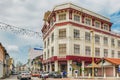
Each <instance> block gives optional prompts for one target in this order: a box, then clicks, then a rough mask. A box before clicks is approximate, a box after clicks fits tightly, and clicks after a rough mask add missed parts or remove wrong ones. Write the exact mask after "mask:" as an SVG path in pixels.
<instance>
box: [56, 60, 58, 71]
mask: <svg viewBox="0 0 120 80" xmlns="http://www.w3.org/2000/svg"><path fill="white" fill-rule="evenodd" d="M55 71H58V61H55Z"/></svg>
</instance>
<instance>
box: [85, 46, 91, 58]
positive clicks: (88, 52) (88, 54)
mask: <svg viewBox="0 0 120 80" xmlns="http://www.w3.org/2000/svg"><path fill="white" fill-rule="evenodd" d="M85 54H86V56H90V55H91V48H90V46H86V47H85Z"/></svg>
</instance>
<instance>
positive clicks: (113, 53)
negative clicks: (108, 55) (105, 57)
mask: <svg viewBox="0 0 120 80" xmlns="http://www.w3.org/2000/svg"><path fill="white" fill-rule="evenodd" d="M114 55H115V52H114V50H112V57H113V58H114Z"/></svg>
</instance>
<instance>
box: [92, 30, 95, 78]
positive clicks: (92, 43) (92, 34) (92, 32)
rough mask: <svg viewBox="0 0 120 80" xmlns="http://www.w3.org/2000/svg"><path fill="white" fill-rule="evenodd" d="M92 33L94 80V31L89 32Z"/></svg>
mask: <svg viewBox="0 0 120 80" xmlns="http://www.w3.org/2000/svg"><path fill="white" fill-rule="evenodd" d="M91 33H92V78H94V31H93V30H91Z"/></svg>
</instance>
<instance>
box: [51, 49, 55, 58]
mask: <svg viewBox="0 0 120 80" xmlns="http://www.w3.org/2000/svg"><path fill="white" fill-rule="evenodd" d="M51 55H52V56H54V47H52V48H51Z"/></svg>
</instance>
